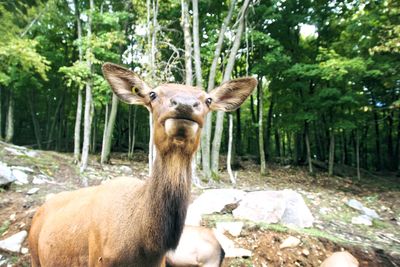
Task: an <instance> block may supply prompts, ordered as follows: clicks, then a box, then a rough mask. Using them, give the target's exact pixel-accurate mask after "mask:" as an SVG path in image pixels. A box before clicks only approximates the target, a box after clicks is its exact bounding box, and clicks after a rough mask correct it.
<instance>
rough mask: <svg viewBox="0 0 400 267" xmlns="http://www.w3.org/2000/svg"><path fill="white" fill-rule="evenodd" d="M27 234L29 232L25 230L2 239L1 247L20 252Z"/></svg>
mask: <svg viewBox="0 0 400 267" xmlns="http://www.w3.org/2000/svg"><path fill="white" fill-rule="evenodd" d="M27 235H28V232H27V231H25V230H24V231H21V232H18V233H16V234H15V235H12V236H10V237H9V238H7V239H4V240H1V241H0V248H1V249H3V250H6V251H10V252H20V251H21V246H22V243H23V242H24V240H25V238H26V236H27Z"/></svg>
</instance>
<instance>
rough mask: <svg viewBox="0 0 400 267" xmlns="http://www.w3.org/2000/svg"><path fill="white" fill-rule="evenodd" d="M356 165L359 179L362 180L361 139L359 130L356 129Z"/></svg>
mask: <svg viewBox="0 0 400 267" xmlns="http://www.w3.org/2000/svg"><path fill="white" fill-rule="evenodd" d="M356 166H357V179H358V180H361V172H360V139H359V138H358V131H357V130H356Z"/></svg>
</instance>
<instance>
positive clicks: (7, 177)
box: [0, 162, 15, 186]
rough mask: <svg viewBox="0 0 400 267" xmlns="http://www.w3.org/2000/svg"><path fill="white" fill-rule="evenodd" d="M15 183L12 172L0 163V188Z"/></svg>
mask: <svg viewBox="0 0 400 267" xmlns="http://www.w3.org/2000/svg"><path fill="white" fill-rule="evenodd" d="M14 181H15V177H14V175H13V174H12V170H11V168H10V167H8V166H7V164H5V163H3V162H0V186H2V185H7V184H10V183H12V182H14Z"/></svg>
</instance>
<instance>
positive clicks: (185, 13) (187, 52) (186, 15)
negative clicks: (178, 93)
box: [181, 0, 193, 86]
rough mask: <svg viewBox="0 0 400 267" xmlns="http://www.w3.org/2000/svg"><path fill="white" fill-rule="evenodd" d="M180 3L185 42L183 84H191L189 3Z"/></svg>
mask: <svg viewBox="0 0 400 267" xmlns="http://www.w3.org/2000/svg"><path fill="white" fill-rule="evenodd" d="M181 5H182V19H181V21H182V25H181V26H182V29H183V36H184V43H185V84H186V85H189V86H191V85H192V84H193V81H192V75H193V70H192V36H191V34H190V22H189V19H190V18H189V7H188V5H189V3H188V0H181Z"/></svg>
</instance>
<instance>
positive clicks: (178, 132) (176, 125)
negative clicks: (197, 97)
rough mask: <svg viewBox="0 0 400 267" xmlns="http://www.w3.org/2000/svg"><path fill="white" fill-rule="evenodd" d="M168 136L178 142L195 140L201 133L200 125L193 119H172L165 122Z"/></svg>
mask: <svg viewBox="0 0 400 267" xmlns="http://www.w3.org/2000/svg"><path fill="white" fill-rule="evenodd" d="M164 128H165V132H166V134H167V135H168V136H169V137H171V138H173V139H175V140H177V141H184V140H190V139H193V138H194V137H195V136H196V135H197V133H198V131H199V128H200V127H199V123H198V122H197V121H196V120H194V119H192V118H179V117H171V118H166V119H165V120H164Z"/></svg>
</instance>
